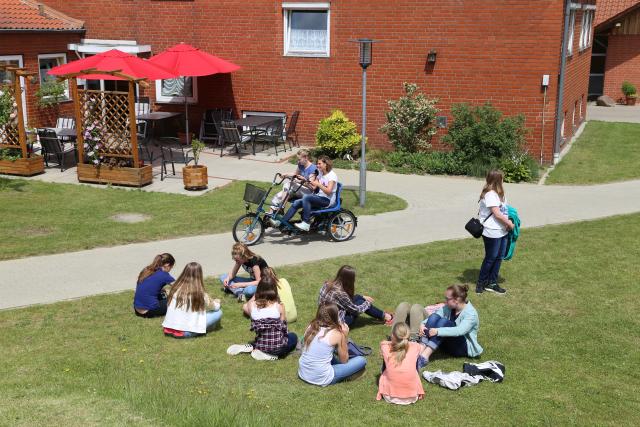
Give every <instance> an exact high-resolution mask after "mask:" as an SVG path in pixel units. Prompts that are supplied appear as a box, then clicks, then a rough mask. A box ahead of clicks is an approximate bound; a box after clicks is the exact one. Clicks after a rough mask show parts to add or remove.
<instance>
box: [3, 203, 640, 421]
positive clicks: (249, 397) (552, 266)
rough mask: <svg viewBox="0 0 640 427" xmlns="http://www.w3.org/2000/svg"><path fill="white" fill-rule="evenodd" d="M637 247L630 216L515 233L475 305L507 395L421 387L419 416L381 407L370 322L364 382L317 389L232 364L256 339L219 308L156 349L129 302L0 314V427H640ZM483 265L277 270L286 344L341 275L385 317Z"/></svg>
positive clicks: (152, 333)
mask: <svg viewBox="0 0 640 427" xmlns="http://www.w3.org/2000/svg"><path fill="white" fill-rule="evenodd" d="M620 229H624V230H625V233H624V234H622V235H621V234H620V233H619V230H620ZM638 234H640V214H635V215H628V216H620V217H612V218H608V219H603V220H598V221H591V222H582V223H575V224H568V225H561V226H548V227H544V228H539V229H530V230H524V231H523V233H522V235H521V238H520V241H519V243H518V249H517V253H516V256H515V258H514V259H513V260H512V261H510V262H507V263H505V265H504V266H503V270H502V273H503V276H504V278H505V280H504V281H503V282H502V286H504V287H506V288H507V289H508V290H509V292H508V294H507V295H506V296H502V297H500V296H497V295H493V294H483V295H480V296H476V295H475V294H474V295H472V296H471V297H470V299H471V300H472V301H473V304H474V305H475V306H476V308H477V309H478V312H479V314H480V320H481V326H480V333H479V341H480V343H481V344H482V345H483V347H484V348H485V353H484V354H483V355H482V359H481V360H492V359H495V360H499V361H501V362H503V363H504V364H505V365H506V380H505V381H504V382H503V383H501V384H491V383H482V384H480V385H478V386H475V387H471V388H465V389H461V390H459V391H456V392H454V391H449V390H445V389H442V388H440V387H437V386H435V385H430V384H429V385H427V384H425V390H426V396H425V400H424V401H421V402H418V403H417V404H415V405H412V406H409V407H396V406H392V405H389V404H386V403H382V402H376V401H375V394H376V390H377V388H376V380H377V374H378V373H379V367H380V356H379V350H378V342H379V341H380V340H382V339H384V337H385V336H386V335H387V334H388V333H389V328H388V327H385V326H383V325H380V324H376V323H374V322H372V321H370V320H369V319H367V318H366V316H365V317H363V318H360V319H359V320H358V322H357V326H356V327H354V328H352V333H351V336H352V338H353V339H354V341H355V342H357V343H359V344H362V345H368V346H371V347H373V348H374V354H373V355H372V356H370V357H369V358H368V361H369V364H368V367H367V370H366V373H365V375H364V376H363V377H361V378H360V379H358V380H357V381H354V382H350V383H345V384H339V385H336V386H332V387H330V388H327V389H322V388H317V387H313V386H309V385H306V384H304V383H303V382H302V381H300V380H298V379H297V376H296V370H297V361H298V360H297V359H298V356H296V355H293V356H290V357H288V358H287V359H285V360H281V361H278V362H274V363H268V362H264V363H258V362H255V361H253V360H252V359H251V358H250V357H249V356H247V355H239V356H236V357H230V356H227V355H226V354H225V349H226V348H227V346H228V345H230V344H232V343H241V342H246V341H248V340H250V339H251V338H252V334H251V333H250V332H249V330H248V329H249V322H248V321H247V320H245V319H243V318H242V316H241V315H240V307H239V305H238V304H237V303H235V302H233V301H232V300H231V299H229V298H224V297H223V311H224V316H223V319H222V329H221V330H218V331H215V332H212V333H210V334H209V335H208V336H207V337H204V338H199V339H194V340H184V341H181V340H172V339H169V338H165V337H164V336H163V335H162V333H161V328H160V323H161V320H159V319H152V320H146V319H139V318H136V317H134V316H133V314H132V312H131V301H132V295H133V293H132V292H124V293H120V294H110V295H103V296H96V297H91V298H85V299H82V300H78V301H71V302H61V303H57V304H53V305H47V306H36V307H30V308H25V309H19V310H11V311H3V312H0V329H1V330H2V331H3V333H2V335H1V337H0V348H2V352H3V354H2V363H1V364H0V395H1V396H2V403H0V425H12V426H40V425H43V426H44V425H61V424H65V425H69V426H73V425H86V424H100V425H124V424H132V425H176V426H191V425H269V426H270V425H322V426H344V425H383V426H387V425H400V426H407V425H422V424H425V425H569V424H577V425H612V426H613V425H620V424H622V425H640V397H638V394H637V384H638V383H639V382H640V374H639V373H638V370H637V365H638V346H640V336H639V335H638V333H637V331H638V329H639V328H640V317H639V316H638V315H637V303H636V300H637V289H638V288H637V286H638V283H637V280H638V277H640V268H639V267H638V263H637V254H638V252H639V251H640V241H639V240H638V239H637V237H636V236H638ZM603 236H612V237H610V238H608V239H607V238H604V237H603ZM482 251H483V250H482V244H481V243H480V242H479V241H477V240H473V239H465V240H459V241H447V242H436V243H431V244H427V245H420V246H413V247H407V248H401V249H396V250H390V251H383V252H378V253H373V254H364V255H357V256H349V257H341V258H339V259H331V260H325V261H320V262H315V263H309V264H305V265H299V266H292V267H287V268H282V269H280V270H279V273H280V274H281V275H282V276H283V277H287V278H288V279H289V281H290V283H291V284H292V287H293V291H294V296H295V298H296V304H297V306H298V316H299V320H298V322H296V323H294V324H292V325H291V329H292V330H293V331H295V332H296V333H298V334H301V333H302V332H303V331H304V328H305V326H306V324H307V322H308V321H309V320H310V319H311V318H312V316H313V313H314V310H315V304H316V298H317V292H318V289H319V287H320V284H321V283H322V281H323V280H325V279H327V278H328V277H330V276H331V275H332V274H334V273H335V271H336V270H337V268H338V267H339V266H340V265H341V264H343V263H349V264H351V265H353V266H355V267H356V268H357V270H358V279H357V284H356V289H357V290H358V291H359V292H361V293H364V294H368V295H371V296H373V297H375V298H376V304H377V305H378V306H380V307H381V308H387V309H389V308H392V307H394V306H395V305H396V304H397V303H399V302H401V301H410V302H420V303H422V304H427V303H433V302H437V301H439V300H441V299H442V295H443V292H444V288H445V287H446V286H447V285H448V284H451V283H456V282H464V283H469V284H472V283H473V281H474V280H475V278H476V276H477V274H478V266H479V263H480V259H481V257H482ZM207 286H208V290H209V291H210V293H211V294H212V295H214V296H220V291H219V290H218V286H217V285H216V283H215V281H213V280H211V279H210V280H209V281H208V285H207ZM464 361H466V360H465V359H451V358H438V359H435V360H433V361H432V362H431V364H430V365H429V367H428V368H429V369H430V370H438V369H442V370H445V371H450V370H460V369H461V368H462V363H463V362H464Z"/></svg>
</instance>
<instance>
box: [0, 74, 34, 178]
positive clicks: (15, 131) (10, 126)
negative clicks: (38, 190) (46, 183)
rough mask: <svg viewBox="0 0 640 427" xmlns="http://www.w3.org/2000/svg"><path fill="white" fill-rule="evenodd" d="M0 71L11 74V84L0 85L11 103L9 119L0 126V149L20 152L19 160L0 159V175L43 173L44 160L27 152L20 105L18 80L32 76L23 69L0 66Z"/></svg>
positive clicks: (20, 94) (20, 92) (20, 87)
mask: <svg viewBox="0 0 640 427" xmlns="http://www.w3.org/2000/svg"><path fill="white" fill-rule="evenodd" d="M0 70H2V71H5V72H10V73H13V75H14V79H13V82H11V83H9V84H0V92H2V93H3V94H8V95H9V100H10V102H11V106H12V109H11V112H10V117H11V118H10V119H9V120H8V122H7V123H3V124H0V149H12V150H15V151H16V152H18V151H19V152H20V158H18V159H15V160H1V159H0V173H6V174H11V175H21V176H31V175H36V174H38V173H42V172H44V159H43V157H42V156H35V155H32V153H31V152H29V149H28V147H27V133H26V129H25V123H24V108H25V106H24V105H23V104H22V86H21V85H20V79H21V78H24V79H25V80H27V78H28V77H31V76H33V75H34V73H31V72H29V71H27V70H26V69H24V68H20V67H13V66H10V65H0Z"/></svg>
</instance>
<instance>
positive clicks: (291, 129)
mask: <svg viewBox="0 0 640 427" xmlns="http://www.w3.org/2000/svg"><path fill="white" fill-rule="evenodd" d="M299 115H300V111H294V112H293V114H291V117H290V118H289V120H288V121H287V130H286V131H285V142H288V143H289V148H290V149H292V150H293V148H292V145H291V144H292V143H293V145H295V146H296V147H299V146H300V144H299V143H298V134H297V133H296V125H297V124H298V116H299Z"/></svg>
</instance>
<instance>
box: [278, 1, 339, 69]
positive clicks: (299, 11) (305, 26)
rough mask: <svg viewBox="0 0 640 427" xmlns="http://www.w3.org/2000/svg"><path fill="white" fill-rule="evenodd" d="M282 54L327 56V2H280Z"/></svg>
mask: <svg viewBox="0 0 640 427" xmlns="http://www.w3.org/2000/svg"><path fill="white" fill-rule="evenodd" d="M282 10H283V15H284V54H285V55H286V56H311V57H328V56H329V51H330V50H329V3H282Z"/></svg>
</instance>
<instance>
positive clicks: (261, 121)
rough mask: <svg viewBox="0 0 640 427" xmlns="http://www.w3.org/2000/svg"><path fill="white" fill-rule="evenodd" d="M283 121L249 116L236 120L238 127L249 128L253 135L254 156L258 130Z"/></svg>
mask: <svg viewBox="0 0 640 427" xmlns="http://www.w3.org/2000/svg"><path fill="white" fill-rule="evenodd" d="M278 120H282V118H281V117H277V116H258V115H256V116H248V117H245V118H242V119H238V120H235V123H236V125H238V126H242V127H245V128H249V132H250V133H251V148H252V149H253V155H254V156H255V155H256V138H257V137H258V131H257V130H258V128H265V127H266V126H267V125H270V124H271V123H273V122H277V121H278Z"/></svg>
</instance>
